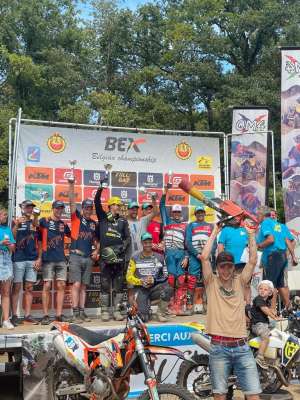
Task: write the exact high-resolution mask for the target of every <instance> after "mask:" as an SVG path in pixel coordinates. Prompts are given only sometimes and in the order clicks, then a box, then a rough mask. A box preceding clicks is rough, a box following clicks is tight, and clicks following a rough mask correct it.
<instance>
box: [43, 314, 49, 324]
mask: <svg viewBox="0 0 300 400" xmlns="http://www.w3.org/2000/svg"><path fill="white" fill-rule="evenodd" d="M50 322H51V321H50V317H49V315H44V316H43V318H42V319H41V324H42V325H49V324H50Z"/></svg>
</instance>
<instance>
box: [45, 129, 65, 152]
mask: <svg viewBox="0 0 300 400" xmlns="http://www.w3.org/2000/svg"><path fill="white" fill-rule="evenodd" d="M47 146H48V148H49V150H51V151H53V153H61V152H62V151H64V150H65V148H66V141H65V139H64V138H63V137H62V136H61V134H60V133H58V132H54V133H53V135H52V136H50V137H49V139H48V141H47Z"/></svg>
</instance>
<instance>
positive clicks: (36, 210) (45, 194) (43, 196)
mask: <svg viewBox="0 0 300 400" xmlns="http://www.w3.org/2000/svg"><path fill="white" fill-rule="evenodd" d="M48 197H49V193H48V192H40V202H41V204H43V203H44V202H45V200H46V199H47V198H48ZM32 212H33V214H34V215H37V216H38V215H40V213H41V209H40V208H39V207H34V208H33V210H32Z"/></svg>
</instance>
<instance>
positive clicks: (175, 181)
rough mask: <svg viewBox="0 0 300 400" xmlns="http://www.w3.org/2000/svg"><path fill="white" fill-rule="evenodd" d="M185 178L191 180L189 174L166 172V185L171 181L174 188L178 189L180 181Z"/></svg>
mask: <svg viewBox="0 0 300 400" xmlns="http://www.w3.org/2000/svg"><path fill="white" fill-rule="evenodd" d="M184 179H185V180H189V176H188V174H177V173H174V172H172V174H171V175H169V174H165V185H166V184H167V183H170V184H171V185H172V188H173V189H178V187H179V183H180V182H181V181H182V180H184Z"/></svg>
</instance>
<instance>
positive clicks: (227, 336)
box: [200, 225, 261, 400]
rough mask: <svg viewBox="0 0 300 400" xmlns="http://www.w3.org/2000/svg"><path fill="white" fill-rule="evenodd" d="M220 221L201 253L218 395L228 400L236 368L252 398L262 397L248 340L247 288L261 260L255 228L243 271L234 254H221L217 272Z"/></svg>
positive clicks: (250, 233)
mask: <svg viewBox="0 0 300 400" xmlns="http://www.w3.org/2000/svg"><path fill="white" fill-rule="evenodd" d="M220 229H221V228H220V226H218V225H216V226H215V227H214V229H213V231H212V234H211V236H210V237H209V239H208V241H207V243H206V245H205V246H204V249H203V251H202V254H201V257H200V258H201V263H202V273H203V278H204V284H205V288H206V294H207V320H206V332H207V334H208V335H210V336H211V346H210V352H209V367H210V373H211V382H212V389H213V394H214V399H216V400H225V399H226V393H227V392H228V378H229V375H230V374H231V373H232V370H233V371H234V374H235V375H236V376H237V380H238V382H239V386H240V387H241V389H242V391H243V392H244V394H245V396H246V398H247V399H248V400H259V393H261V388H260V382H259V377H258V372H257V367H256V362H255V360H254V357H253V353H252V351H251V349H250V348H249V346H248V343H247V329H246V315H245V302H244V288H245V286H246V285H247V283H248V282H249V280H250V279H251V277H252V274H253V271H254V268H255V266H256V263H257V250H256V243H255V229H252V226H249V227H248V226H247V227H246V231H247V235H248V242H249V261H248V262H247V264H246V266H245V268H244V269H243V271H242V272H241V273H240V274H237V273H236V272H235V266H234V257H233V255H232V254H230V253H227V252H225V251H223V252H221V253H219V254H218V256H217V259H216V272H217V274H214V273H213V270H212V267H211V262H210V257H211V252H212V248H213V244H214V241H215V239H216V237H217V235H218V233H219V231H220Z"/></svg>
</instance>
